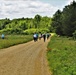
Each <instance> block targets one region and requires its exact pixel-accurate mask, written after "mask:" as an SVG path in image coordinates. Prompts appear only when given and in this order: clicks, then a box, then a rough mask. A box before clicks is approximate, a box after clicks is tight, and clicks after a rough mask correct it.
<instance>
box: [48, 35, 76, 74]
mask: <svg viewBox="0 0 76 75" xmlns="http://www.w3.org/2000/svg"><path fill="white" fill-rule="evenodd" d="M47 59H48V62H49V66H50V70H51V71H52V75H76V41H74V40H71V39H69V38H65V37H54V36H53V37H52V39H51V41H50V42H49V44H48V52H47Z"/></svg>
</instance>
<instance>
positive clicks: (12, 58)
mask: <svg viewBox="0 0 76 75" xmlns="http://www.w3.org/2000/svg"><path fill="white" fill-rule="evenodd" d="M48 42H49V40H47V41H46V42H43V40H38V42H34V41H31V42H28V43H25V44H20V45H16V46H13V47H9V48H6V49H2V50H0V75H50V72H49V69H48V65H47V60H46V50H47V44H48Z"/></svg>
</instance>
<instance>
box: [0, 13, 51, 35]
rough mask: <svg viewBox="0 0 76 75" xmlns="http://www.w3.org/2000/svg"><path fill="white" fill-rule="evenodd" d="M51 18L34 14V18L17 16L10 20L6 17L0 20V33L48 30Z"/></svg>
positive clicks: (25, 32)
mask: <svg viewBox="0 0 76 75" xmlns="http://www.w3.org/2000/svg"><path fill="white" fill-rule="evenodd" d="M50 24H51V18H50V17H47V16H44V17H42V16H40V15H38V14H37V15H35V17H34V18H24V17H23V18H18V19H13V20H10V19H8V18H6V19H1V20H0V33H6V34H11V33H12V34H30V33H34V32H35V31H37V32H39V31H41V32H42V31H45V32H49V31H50V30H49V28H50Z"/></svg>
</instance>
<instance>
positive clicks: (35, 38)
mask: <svg viewBox="0 0 76 75" xmlns="http://www.w3.org/2000/svg"><path fill="white" fill-rule="evenodd" d="M33 39H34V42H36V41H37V34H36V33H34V35H33Z"/></svg>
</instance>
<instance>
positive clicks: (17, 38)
mask: <svg viewBox="0 0 76 75" xmlns="http://www.w3.org/2000/svg"><path fill="white" fill-rule="evenodd" d="M32 39H33V36H32V35H5V39H1V37H0V49H2V48H7V47H10V46H14V45H17V44H21V43H26V42H28V41H31V40H32Z"/></svg>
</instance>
